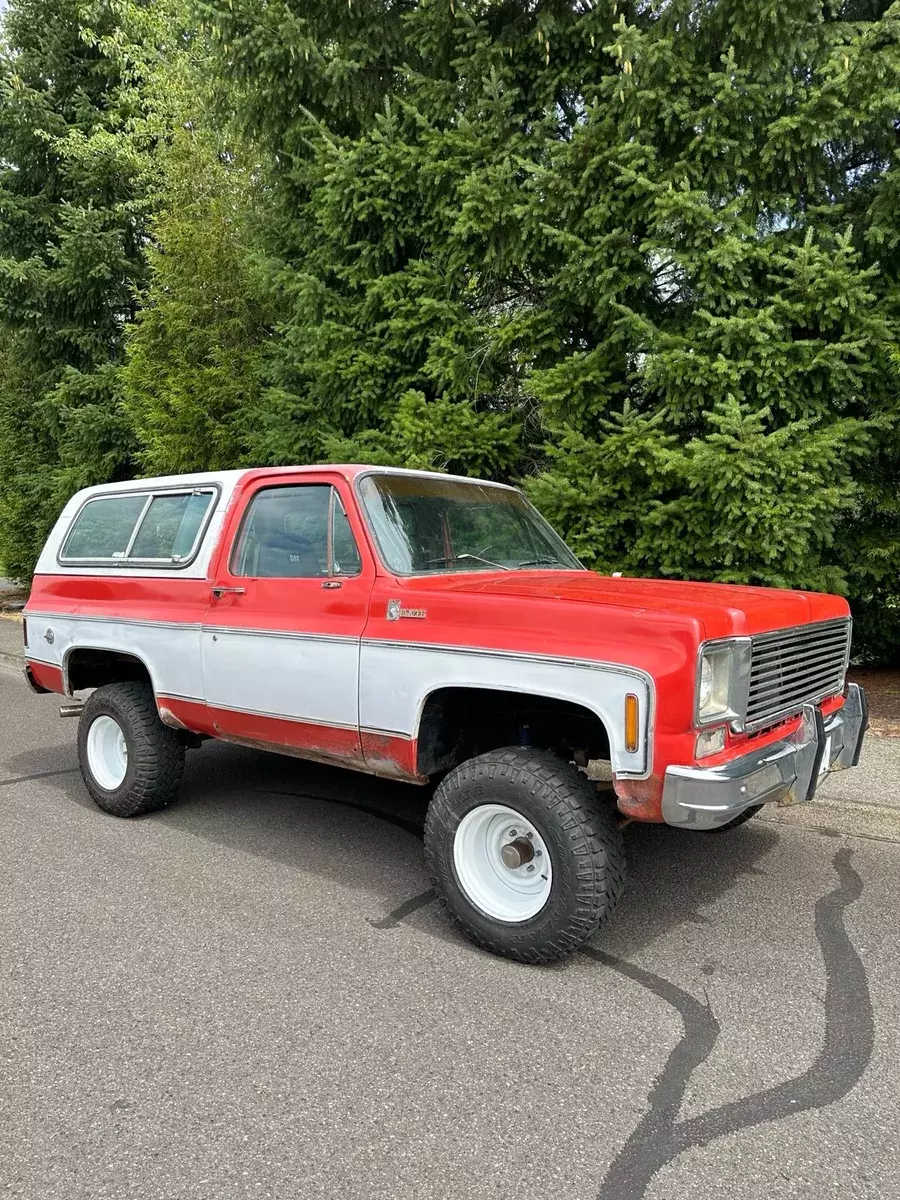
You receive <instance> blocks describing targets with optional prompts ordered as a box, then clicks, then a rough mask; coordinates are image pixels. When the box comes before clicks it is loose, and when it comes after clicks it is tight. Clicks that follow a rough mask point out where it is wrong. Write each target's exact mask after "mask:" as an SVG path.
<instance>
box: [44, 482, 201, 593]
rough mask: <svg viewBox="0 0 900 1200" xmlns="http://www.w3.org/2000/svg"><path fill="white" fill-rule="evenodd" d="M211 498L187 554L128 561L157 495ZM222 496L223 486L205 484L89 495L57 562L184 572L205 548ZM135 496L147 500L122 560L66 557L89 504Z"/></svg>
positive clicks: (72, 525) (70, 527)
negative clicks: (204, 496) (207, 496)
mask: <svg viewBox="0 0 900 1200" xmlns="http://www.w3.org/2000/svg"><path fill="white" fill-rule="evenodd" d="M195 495H209V496H210V503H209V504H208V505H207V506H206V513H205V514H204V517H203V520H202V521H201V522H200V525H199V527H198V529H197V535H196V537H195V538H194V542H193V545H192V546H191V548H190V551H189V552H188V553H187V554H184V555H182V556H181V557H180V558H178V559H177V560H176V559H172V558H128V557H127V555H128V553H129V552H130V550H131V548H132V547H133V546H134V543H135V541H136V540H137V537H138V534H139V533H140V531H141V526H142V525H143V523H144V520H145V519H146V517H147V513H148V512H149V511H150V505H151V504H152V503H153V501H154V500H155V499H156V497H157V496H195ZM221 495H222V487H221V484H218V483H202V484H193V485H192V484H189V483H188V484H185V483H181V484H172V485H171V486H169V487H149V488H123V489H122V491H120V492H95V493H94V495H92V496H87V497H86V498H85V499H84V500H83V501H82V502H81V504H80V506H79V508H78V511H77V512H76V513H75V515H74V516H73V517H72V520H71V521H70V522H69V528H68V529H67V530H66V536H65V537H64V538H63V541H62V543H61V545H60V547H59V550H58V551H57V553H56V561H57V563H59V565H60V566H61V567H122V568H124V569H125V570H132V571H134V570H138V571H140V570H147V569H148V568H154V569H157V570H161V571H182V570H184V568H185V567H189V566H190V565H191V563H192V562H193V561H194V560H195V559H196V557H197V555H198V554H199V553H200V549H201V547H202V545H203V540H204V538H205V537H206V532H207V530H208V529H209V526H210V522H211V521H212V519H213V516H214V515H215V512H216V509H217V507H218V502H219V498H220V497H221ZM133 496H142V497H144V507H143V508H142V509H141V511H140V513H139V515H138V518H137V521H136V522H135V525H134V528H133V529H132V531H131V535H130V536H129V538H128V544H127V545H126V547H125V553H124V554H123V556H122V557H121V558H112V557H106V558H104V557H101V556H99V555H96V554H95V555H91V556H90V557H86V558H75V557H67V556H66V553H65V550H66V546H67V545H68V543H69V539H70V538H71V536H72V534H73V532H74V531H75V528H76V526H77V524H78V522H79V520H80V519H81V515H82V513H83V512H84V510H85V509H86V508H87V506H88V505H89V504H96V503H97V502H98V501H100V500H125V499H128V498H129V497H133Z"/></svg>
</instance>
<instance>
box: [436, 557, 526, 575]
mask: <svg viewBox="0 0 900 1200" xmlns="http://www.w3.org/2000/svg"><path fill="white" fill-rule="evenodd" d="M469 559H474V561H475V562H483V563H487V565H488V566H489V567H496V568H497V570H498V571H511V570H512V567H505V566H504V565H503V563H498V562H492V561H491V559H489V558H482V557H481V555H480V554H442V555H441V557H440V558H429V559H428V561H427V562H426V563H425V566H426V567H434V566H437V564H438V563H455V562H463V561H467V560H469Z"/></svg>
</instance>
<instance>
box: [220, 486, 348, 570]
mask: <svg viewBox="0 0 900 1200" xmlns="http://www.w3.org/2000/svg"><path fill="white" fill-rule="evenodd" d="M311 487H327V488H329V489H330V494H329V497H328V516H327V518H326V520H327V524H326V528H325V567H326V571H325V574H324V575H240V574H238V571H237V570H236V568H237V566H238V563H237V557H238V547H239V546H240V544H241V538H242V537H243V535H244V527H245V525H246V524H247V521H248V520H249V517H250V511H251V509H252V508H253V503H254V501H255V500H256V498H257V496H260V495H262V493H263V492H275V491H284V489H285V488H311ZM335 498H337V505H336V504H335ZM338 507H340V510H341V513H342V514H343V517H344V520H345V521H346V522H347V529H348V530H349V532H350V536H351V538H352V539H353V545H354V547H355V548H356V557H357V558H358V559H359V568H358V570H356V571H337V572H336V571H335V569H334V514H335V511H336V509H337V508H338ZM225 565H226V569H227V571H228V575H229V577H230V578H231V579H265V580H267V581H269V580H279V581H281V582H284V583H302V582H303V581H304V580H307V579H319V580H322V579H358V578H359V577H360V576H361V575H362V574H363V572H364V568H365V560H364V558H363V555H362V551H361V550H360V548H359V539H358V538H357V536H356V534H355V532H354V530H353V525H352V524H351V522H350V517H349V516H348V514H347V509H346V507H345V505H344V501H343V499H342V498H341V494H340V491H339V490H338V486H337V484H336V483H335V482H334V481H333V480H331V479H309V480H301V481H297V480H293V479H292V480H290V481H288V482H285V483H274V484H273V483H263V485H262V487H258V488H256V489H255V491H253V492H252V493H251V494H250V496H249V497H248V498H247V502H246V504H245V506H244V511H243V512H242V513H241V519H240V522H239V523H238V527H237V529H236V530H235V532H234V537H233V538H232V540H231V546H230V548H229V550H228V557H227V559H226V564H225Z"/></svg>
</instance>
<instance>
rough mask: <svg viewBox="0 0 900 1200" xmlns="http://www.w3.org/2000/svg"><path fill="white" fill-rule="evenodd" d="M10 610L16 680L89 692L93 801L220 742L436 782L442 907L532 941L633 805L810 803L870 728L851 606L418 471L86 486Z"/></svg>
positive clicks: (139, 804) (577, 922) (579, 929)
mask: <svg viewBox="0 0 900 1200" xmlns="http://www.w3.org/2000/svg"><path fill="white" fill-rule="evenodd" d="M25 619H26V620H25V628H26V633H25V639H26V668H25V670H26V676H27V679H28V681H29V683H30V684H31V686H32V688H33V689H34V690H36V691H38V692H56V693H59V694H61V695H64V696H68V697H73V698H74V697H75V696H76V694H77V693H82V692H88V693H89V695H88V696H87V699H86V700H85V701H84V703H83V705H79V706H73V705H68V706H66V709H67V711H69V712H73V711H74V712H77V713H79V714H80V723H79V736H78V755H79V762H80V766H81V771H82V774H83V777H84V782H85V785H86V787H87V790H88V791H89V792H90V794H91V796H92V797H93V799H94V800H95V801H96V803H97V804H98V805H99V807H100V808H101V809H103V810H104V811H106V812H108V813H112V814H114V815H116V816H120V817H133V816H138V815H140V814H143V813H148V812H151V811H153V810H156V809H159V808H162V807H163V806H165V805H166V804H168V803H169V802H170V801H171V800H173V799H174V797H175V795H176V793H177V791H178V788H179V783H180V780H181V775H182V769H183V764H184V756H185V751H186V750H187V749H188V748H191V747H194V746H197V745H198V744H199V743H200V742H201V741H202V740H203V739H206V738H221V739H223V740H225V741H229V742H236V743H239V744H241V745H245V746H253V747H260V748H263V749H267V750H274V751H278V752H281V753H283V754H289V755H295V756H298V757H300V758H306V759H314V760H319V761H323V762H327V763H333V764H339V765H342V766H345V767H351V768H353V769H355V770H358V771H366V772H370V773H372V774H374V775H382V776H389V777H391V778H394V779H398V780H405V781H407V782H409V783H413V784H419V785H424V786H427V787H429V788H430V789H431V790H432V793H433V794H432V795H431V798H430V803H429V806H428V812H427V817H426V824H425V853H426V856H427V860H428V864H429V868H430V871H431V874H432V877H433V880H434V885H435V888H436V890H437V892H438V894H439V896H440V897H441V899H442V901H443V903H444V905H445V906H446V909H447V910H448V912H449V913H450V915H451V916H452V917H453V918H454V919H455V920H456V922H457V923H458V924H459V925H460V926H461V928H462V929H463V930H464V931H465V933H466V934H467V935H468V936H469V937H471V938H473V939H474V940H475V941H476V942H478V943H479V944H480V945H482V946H484V947H486V948H487V949H489V950H492V951H494V952H496V953H499V954H504V955H508V956H510V957H512V958H515V959H518V960H520V961H525V962H546V961H550V960H553V959H556V958H559V957H561V956H563V955H564V954H566V953H568V952H569V951H572V950H573V949H575V948H577V947H578V946H579V945H581V944H582V943H584V942H585V941H586V940H587V939H588V938H589V937H591V936H592V934H593V933H594V932H595V931H596V930H597V929H598V927H599V926H600V925H601V923H602V922H603V920H604V919H605V918H606V917H607V916H608V915H609V913H610V912H611V911H612V909H613V907H614V906H615V904H616V901H617V899H618V897H619V894H620V892H621V890H622V887H623V882H624V877H625V854H624V849H623V836H622V826H623V825H624V824H627V822H628V821H629V820H630V821H651V822H666V823H668V824H669V825H673V826H677V827H678V828H680V829H683V830H685V831H712V830H720V831H721V830H731V829H734V828H736V827H737V826H739V825H740V824H741V823H742V822H744V821H746V820H747V819H749V818H750V817H752V816H753V815H754V814H755V813H756V812H757V811H758V810H759V809H760V807H761V806H762V805H764V804H782V805H783V804H802V803H806V802H809V801H811V800H812V799H813V797H814V795H815V793H816V790H817V788H818V786H819V785H820V783H821V782H822V780H823V779H824V778H825V777H826V776H827V775H829V774H830V773H831V772H834V771H838V770H842V769H844V768H847V767H853V766H855V765H856V763H857V761H858V759H859V753H860V747H861V744H862V740H863V734H864V731H865V727H866V703H865V696H864V694H863V692H862V690H861V689H860V688H859V687H858V686H857V685H855V684H852V683H851V684H849V685H848V684H846V682H845V676H846V670H847V663H848V656H849V648H850V614H849V611H848V607H847V604H846V603H845V601H844V600H842V599H840V598H838V597H836V596H828V595H819V594H814V593H809V592H798V591H781V590H775V589H768V588H756V587H737V586H728V585H718V584H709V583H683V582H674V581H670V580H665V581H663V580H650V579H624V578H619V577H615V576H614V577H604V576H600V575H597V574H595V573H593V572H591V571H588V570H586V569H584V568H583V567H582V565H581V564H580V563H579V562H578V560H577V559H576V557H575V556H574V555H573V554H572V553H571V551H570V550H569V549H568V548H567V547H566V545H565V544H564V542H563V541H562V540H561V539H560V538H559V537H558V536H557V534H556V533H554V531H553V530H552V529H551V528H550V526H549V525H548V524H547V523H546V522H545V521H544V520H543V518H542V517H541V516H539V514H538V513H537V512H536V510H535V509H534V508H533V507H532V506H531V505H530V504H529V503H528V501H527V500H526V499H525V497H524V496H523V495H522V493H521V492H519V491H517V490H516V489H514V488H511V487H507V486H504V485H501V484H495V483H486V482H483V481H478V480H473V479H463V478H457V477H453V476H448V475H440V474H433V473H428V472H418V471H406V470H394V469H388V468H382V467H361V466H317V467H286V468H277V469H275V468H266V469H258V470H246V471H221V472H212V473H204V474H197V475H190V476H178V477H169V478H161V479H141V480H134V481H132V482H129V483H121V484H110V485H105V486H101V487H94V488H89V489H87V490H86V491H83V492H79V493H78V494H77V495H75V496H74V497H73V498H72V499H71V500H70V501H69V503H68V504H67V505H66V507H65V509H64V511H63V513H62V515H61V516H60V518H59V520H58V522H57V524H56V526H55V528H54V529H53V531H52V533H51V535H50V537H49V539H48V541H47V544H46V546H45V547H44V550H43V553H42V554H41V557H40V561H39V563H38V565H37V572H36V574H35V577H34V583H33V587H32V591H31V596H30V599H29V601H28V604H27V606H26V610H25ZM62 711H63V709H61V712H62ZM598 760H600V761H605V762H607V763H608V764H609V767H608V769H607V775H611V779H612V787H607V788H606V789H604V788H599V787H598V786H597V785H596V784H595V783H593V782H592V781H591V775H592V774H596V772H594V771H591V770H590V769H589V768H590V764H592V763H595V762H597V761H598Z"/></svg>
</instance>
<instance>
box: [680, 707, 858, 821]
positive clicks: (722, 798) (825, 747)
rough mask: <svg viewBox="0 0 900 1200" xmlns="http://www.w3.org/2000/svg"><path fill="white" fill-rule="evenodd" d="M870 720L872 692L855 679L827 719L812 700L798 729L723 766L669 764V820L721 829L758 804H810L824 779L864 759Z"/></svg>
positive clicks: (804, 710)
mask: <svg viewBox="0 0 900 1200" xmlns="http://www.w3.org/2000/svg"><path fill="white" fill-rule="evenodd" d="M867 724H868V706H867V704H866V694H865V692H864V691H863V690H862V688H861V687H860V686H859V685H858V684H856V683H851V684H849V685H848V687H847V698H846V700H845V702H844V707H843V708H841V709H840V710H839V711H838V712H836V713H832V715H831V716H829V717H827V718H823V716H822V711H821V709H819V708H816V707H815V705H812V704H808V705H806V707H805V708H804V709H803V721H802V723H801V725H800V728H799V729H798V730H797V731H796V733H793V734H791V736H790V737H789V738H785V739H784V740H783V741H780V742H774V743H772V744H771V745H768V746H765V747H763V749H761V750H758V751H756V752H755V753H753V754H745V755H744V756H743V757H741V758H737V759H734V761H733V762H730V763H726V764H725V765H724V766H721V767H709V768H705V767H669V769H668V770H667V771H666V780H665V785H664V788H663V801H662V811H663V819H664V820H665V822H666V823H667V824H668V825H677V826H680V827H681V828H685V829H698V830H702V829H716V828H717V827H718V826H720V825H727V823H728V822H729V821H732V820H733V819H734V818H735V817H737V816H739V815H740V814H741V813H742V812H743V811H744V809H746V808H750V807H751V806H752V805H756V804H769V803H772V802H774V803H777V804H804V803H806V802H807V801H809V800H812V799H813V797H814V796H815V793H816V788H817V787H818V785H819V783H820V782H821V780H822V779H824V778H825V776H826V775H828V774H830V773H831V772H832V771H844V770H846V769H847V768H848V767H855V766H856V764H857V763H858V762H859V754H860V750H861V749H862V743H863V736H864V734H865V731H866V725H867Z"/></svg>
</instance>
